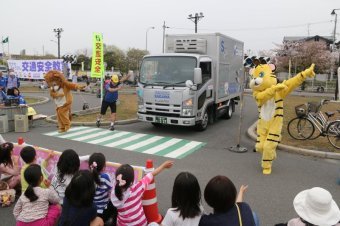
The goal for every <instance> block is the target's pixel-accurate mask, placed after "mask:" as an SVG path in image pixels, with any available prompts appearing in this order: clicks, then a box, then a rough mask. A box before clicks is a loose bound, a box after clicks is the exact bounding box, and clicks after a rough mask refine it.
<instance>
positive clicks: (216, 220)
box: [199, 176, 256, 226]
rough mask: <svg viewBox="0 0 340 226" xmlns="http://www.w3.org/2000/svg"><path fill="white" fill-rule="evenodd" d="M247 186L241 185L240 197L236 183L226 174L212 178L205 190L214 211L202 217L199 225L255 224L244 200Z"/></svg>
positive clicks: (233, 225) (245, 225) (207, 200)
mask: <svg viewBox="0 0 340 226" xmlns="http://www.w3.org/2000/svg"><path fill="white" fill-rule="evenodd" d="M246 189H247V186H243V185H242V186H241V189H240V192H239V195H238V197H237V198H236V195H237V190H236V188H235V185H234V183H233V182H232V181H231V180H229V178H227V177H225V176H216V177H214V178H212V179H211V180H210V181H209V182H208V184H207V186H206V187H205V190H204V199H205V201H206V202H207V204H208V205H209V206H211V207H212V208H213V209H214V213H212V214H209V215H206V214H204V215H203V216H202V217H201V220H200V223H199V226H239V225H243V226H255V225H256V224H255V220H254V216H253V213H252V210H251V209H250V207H249V205H248V204H247V203H245V202H242V199H243V193H244V192H245V191H246Z"/></svg>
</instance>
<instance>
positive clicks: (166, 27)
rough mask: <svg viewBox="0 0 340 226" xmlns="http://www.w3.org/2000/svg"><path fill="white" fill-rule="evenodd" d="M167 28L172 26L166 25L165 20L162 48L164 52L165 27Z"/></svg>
mask: <svg viewBox="0 0 340 226" xmlns="http://www.w3.org/2000/svg"><path fill="white" fill-rule="evenodd" d="M167 28H170V27H168V26H166V25H165V21H164V23H163V48H162V49H163V51H162V53H164V40H165V29H167Z"/></svg>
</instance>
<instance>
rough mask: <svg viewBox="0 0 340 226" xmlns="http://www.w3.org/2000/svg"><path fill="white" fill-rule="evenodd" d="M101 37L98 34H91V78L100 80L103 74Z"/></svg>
mask: <svg viewBox="0 0 340 226" xmlns="http://www.w3.org/2000/svg"><path fill="white" fill-rule="evenodd" d="M103 52H104V48H103V36H102V34H100V33H93V49H92V64H91V77H92V78H102V76H103V74H104V56H103Z"/></svg>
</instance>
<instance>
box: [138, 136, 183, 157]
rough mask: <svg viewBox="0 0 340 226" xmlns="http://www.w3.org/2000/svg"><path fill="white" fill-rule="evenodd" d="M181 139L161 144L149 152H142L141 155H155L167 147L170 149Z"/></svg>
mask: <svg viewBox="0 0 340 226" xmlns="http://www.w3.org/2000/svg"><path fill="white" fill-rule="evenodd" d="M180 141H181V139H177V138H173V139H171V140H169V141H167V142H165V143H163V144H160V145H157V146H156V147H153V148H150V149H149V150H146V151H143V153H145V154H155V153H157V152H159V151H161V150H163V149H166V148H168V147H170V146H171V145H174V144H176V143H178V142H180Z"/></svg>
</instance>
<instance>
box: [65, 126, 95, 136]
mask: <svg viewBox="0 0 340 226" xmlns="http://www.w3.org/2000/svg"><path fill="white" fill-rule="evenodd" d="M96 130H99V129H98V128H92V129H86V130H82V131H79V132H75V133H69V134H66V135H62V136H59V137H60V138H70V137H74V136H79V135H83V134H87V133H90V132H93V131H96Z"/></svg>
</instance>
